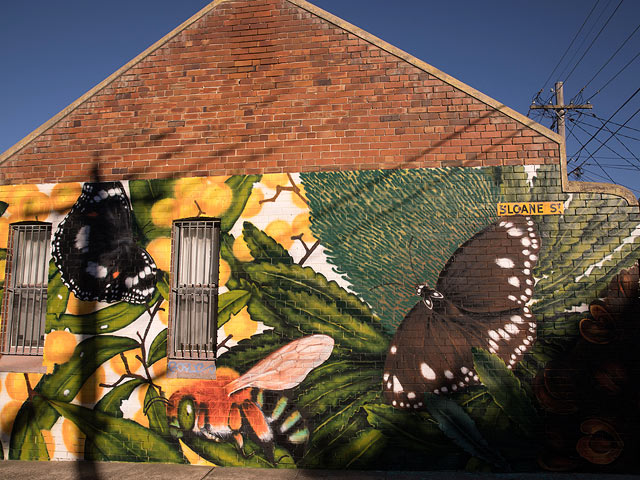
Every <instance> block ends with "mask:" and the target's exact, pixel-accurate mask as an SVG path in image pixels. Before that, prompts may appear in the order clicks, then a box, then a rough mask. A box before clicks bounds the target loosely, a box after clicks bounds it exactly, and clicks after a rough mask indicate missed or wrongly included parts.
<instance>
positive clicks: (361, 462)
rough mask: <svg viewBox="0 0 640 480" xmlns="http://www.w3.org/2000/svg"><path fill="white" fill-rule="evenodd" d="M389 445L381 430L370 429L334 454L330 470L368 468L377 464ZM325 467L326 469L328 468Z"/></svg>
mask: <svg viewBox="0 0 640 480" xmlns="http://www.w3.org/2000/svg"><path fill="white" fill-rule="evenodd" d="M386 445H387V439H386V437H385V436H384V435H383V434H382V432H380V431H379V430H376V429H373V428H368V429H365V430H363V431H361V432H359V433H358V434H357V435H355V436H354V437H352V438H351V439H350V442H349V443H348V444H346V445H344V446H342V447H341V448H340V449H337V450H336V451H335V452H334V455H335V456H334V457H333V458H332V459H331V463H330V464H329V465H327V467H328V468H332V469H337V468H340V469H342V468H344V469H355V470H357V469H358V468H366V467H367V466H368V465H371V464H372V463H375V462H376V461H377V460H378V459H379V458H380V456H381V455H384V453H383V452H384V449H385V446H386ZM327 467H325V468H327Z"/></svg>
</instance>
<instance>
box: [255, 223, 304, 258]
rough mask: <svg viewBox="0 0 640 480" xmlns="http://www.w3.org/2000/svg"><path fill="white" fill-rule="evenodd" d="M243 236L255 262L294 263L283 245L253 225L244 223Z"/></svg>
mask: <svg viewBox="0 0 640 480" xmlns="http://www.w3.org/2000/svg"><path fill="white" fill-rule="evenodd" d="M242 235H243V237H244V241H245V242H246V243H247V246H248V247H249V250H250V251H251V256H252V257H253V258H254V262H269V263H285V264H292V263H293V258H292V257H291V255H289V252H287V250H286V249H285V248H284V247H283V246H282V245H280V244H279V243H278V242H276V241H275V240H274V239H273V238H271V237H270V236H269V235H267V234H266V233H264V232H263V231H262V230H260V229H258V228H256V227H255V226H254V225H253V224H252V223H250V222H244V224H243V229H242Z"/></svg>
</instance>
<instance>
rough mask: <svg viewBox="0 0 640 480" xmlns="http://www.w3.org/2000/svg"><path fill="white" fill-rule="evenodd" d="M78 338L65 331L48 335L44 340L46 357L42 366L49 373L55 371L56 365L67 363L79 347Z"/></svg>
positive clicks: (56, 331) (55, 331) (57, 331)
mask: <svg viewBox="0 0 640 480" xmlns="http://www.w3.org/2000/svg"><path fill="white" fill-rule="evenodd" d="M77 343H78V342H77V341H76V337H75V335H74V334H72V333H70V332H65V331H64V330H54V331H52V332H50V333H48V334H47V335H46V336H45V339H44V357H43V360H42V364H43V365H44V366H46V367H47V371H48V372H50V371H52V370H53V366H54V364H62V363H66V362H67V361H68V360H69V359H70V358H71V356H72V355H73V351H74V350H75V348H76V345H77Z"/></svg>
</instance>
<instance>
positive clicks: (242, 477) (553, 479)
mask: <svg viewBox="0 0 640 480" xmlns="http://www.w3.org/2000/svg"><path fill="white" fill-rule="evenodd" d="M23 478H24V479H28V480H79V479H83V480H84V479H95V480H164V479H169V480H203V479H207V480H210V479H225V480H305V479H307V480H329V479H331V480H473V479H487V480H488V479H503V480H632V479H634V480H637V479H638V476H636V475H602V474H576V473H568V474H561V473H546V472H537V473H501V474H481V473H465V472H378V471H367V472H363V471H343V470H341V471H336V470H283V469H280V470H279V469H260V468H222V467H216V468H211V467H202V466H193V465H174V464H170V465H169V464H157V463H151V464H149V463H145V464H141V463H115V462H109V463H101V462H96V463H91V462H22V461H13V460H5V461H0V479H2V480H18V479H23Z"/></svg>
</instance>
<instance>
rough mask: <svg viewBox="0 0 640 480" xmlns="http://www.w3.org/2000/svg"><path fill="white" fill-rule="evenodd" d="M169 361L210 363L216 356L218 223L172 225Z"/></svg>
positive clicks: (197, 220) (200, 221) (209, 220)
mask: <svg viewBox="0 0 640 480" xmlns="http://www.w3.org/2000/svg"><path fill="white" fill-rule="evenodd" d="M172 238H173V241H172V247H171V250H172V251H171V259H172V260H171V261H172V269H171V302H172V308H171V312H172V313H171V328H170V334H169V357H170V358H175V359H208V360H213V359H214V358H215V354H216V333H217V323H218V322H217V313H218V263H219V256H220V253H219V252H220V220H219V219H214V218H202V217H198V218H188V219H182V220H176V221H174V222H173V232H172Z"/></svg>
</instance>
